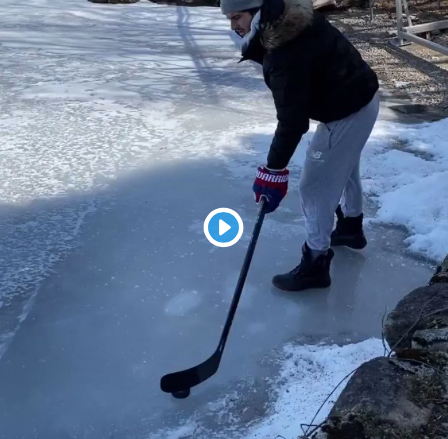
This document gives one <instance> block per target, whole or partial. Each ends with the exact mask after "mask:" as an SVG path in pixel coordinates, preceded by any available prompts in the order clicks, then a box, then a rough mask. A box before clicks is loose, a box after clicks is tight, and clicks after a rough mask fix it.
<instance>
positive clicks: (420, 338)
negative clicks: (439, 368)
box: [412, 328, 448, 352]
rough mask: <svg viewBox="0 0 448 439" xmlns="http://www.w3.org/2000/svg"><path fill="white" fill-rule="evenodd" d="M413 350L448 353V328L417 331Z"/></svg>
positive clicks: (413, 340)
mask: <svg viewBox="0 0 448 439" xmlns="http://www.w3.org/2000/svg"><path fill="white" fill-rule="evenodd" d="M412 348H414V349H429V350H431V351H444V352H448V328H441V329H422V330H419V331H415V332H414V335H413V336H412Z"/></svg>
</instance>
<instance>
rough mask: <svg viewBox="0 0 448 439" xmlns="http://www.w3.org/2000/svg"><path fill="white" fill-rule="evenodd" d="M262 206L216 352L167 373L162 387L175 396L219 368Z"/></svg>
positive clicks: (183, 394)
mask: <svg viewBox="0 0 448 439" xmlns="http://www.w3.org/2000/svg"><path fill="white" fill-rule="evenodd" d="M260 204H261V206H260V209H259V211H258V216H257V221H256V223H255V227H254V231H253V232H252V237H251V240H250V243H249V247H248V248H247V252H246V257H245V258H244V263H243V266H242V268H241V272H240V276H239V278H238V282H237V284H236V288H235V293H234V294H233V299H232V303H231V305H230V309H229V312H228V314H227V319H226V323H225V325H224V329H223V331H222V334H221V338H220V340H219V344H218V348H217V349H216V351H215V352H214V354H213V355H212V356H211V357H210V358H208V359H207V360H205V361H204V362H203V363H201V364H198V365H197V366H194V367H191V368H190V369H185V370H182V371H180V372H174V373H170V374H168V375H165V376H163V377H162V379H161V380H160V388H161V389H162V391H164V392H166V393H171V394H172V395H173V396H174V397H175V398H187V397H188V396H189V395H190V389H191V388H192V387H194V386H197V385H198V384H201V383H203V382H204V381H206V380H208V379H209V378H210V377H212V376H213V375H214V374H215V373H216V372H217V370H218V368H219V364H220V363H221V358H222V354H223V351H224V347H225V345H226V342H227V337H228V336H229V332H230V327H231V326H232V322H233V318H234V317H235V313H236V309H237V307H238V303H239V300H240V297H241V293H242V292H243V287H244V282H245V281H246V277H247V273H248V271H249V267H250V264H251V262H252V256H253V254H254V251H255V246H256V244H257V241H258V236H259V235H260V231H261V226H262V224H263V220H264V217H265V214H266V212H265V208H264V205H265V202H264V200H262V201H261V203H260Z"/></svg>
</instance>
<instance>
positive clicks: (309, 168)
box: [300, 93, 380, 250]
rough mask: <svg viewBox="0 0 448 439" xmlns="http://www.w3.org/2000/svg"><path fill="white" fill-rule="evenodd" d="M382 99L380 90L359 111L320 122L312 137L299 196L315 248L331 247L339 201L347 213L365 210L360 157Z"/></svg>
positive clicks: (311, 245) (309, 242) (309, 244)
mask: <svg viewBox="0 0 448 439" xmlns="http://www.w3.org/2000/svg"><path fill="white" fill-rule="evenodd" d="M379 103H380V99H379V95H378V93H377V94H376V95H375V97H374V98H373V99H372V101H371V102H370V103H369V104H367V105H366V106H365V107H363V108H361V110H359V111H358V112H357V113H354V114H352V115H351V116H349V117H347V118H345V119H341V120H338V121H335V122H330V123H327V124H323V123H320V124H319V125H318V127H317V130H316V132H315V134H314V136H313V138H312V140H311V144H310V146H309V147H308V150H307V153H306V159H305V164H304V167H303V171H302V175H301V179H300V196H301V199H302V210H303V215H304V217H305V228H306V234H307V243H308V246H309V247H310V248H311V249H313V250H327V249H328V248H329V247H330V242H331V232H332V231H333V226H334V212H335V210H336V208H337V206H338V204H339V203H341V207H342V211H343V212H344V214H345V215H346V216H358V215H360V214H361V213H362V212H363V193H362V184H361V177H360V173H359V161H360V158H361V152H362V150H363V148H364V146H365V144H366V142H367V140H368V138H369V137H370V134H371V132H372V129H373V126H374V125H375V122H376V119H377V117H378V112H379Z"/></svg>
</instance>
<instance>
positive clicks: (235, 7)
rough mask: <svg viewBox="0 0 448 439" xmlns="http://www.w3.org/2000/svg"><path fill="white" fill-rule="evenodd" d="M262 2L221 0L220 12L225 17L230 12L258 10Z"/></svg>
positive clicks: (254, 0)
mask: <svg viewBox="0 0 448 439" xmlns="http://www.w3.org/2000/svg"><path fill="white" fill-rule="evenodd" d="M262 4H263V0H221V12H222V13H223V14H224V15H226V14H229V13H231V12H241V11H247V10H248V9H252V8H260V7H261V5H262Z"/></svg>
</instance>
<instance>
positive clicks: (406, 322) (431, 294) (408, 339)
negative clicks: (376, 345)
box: [384, 283, 448, 351]
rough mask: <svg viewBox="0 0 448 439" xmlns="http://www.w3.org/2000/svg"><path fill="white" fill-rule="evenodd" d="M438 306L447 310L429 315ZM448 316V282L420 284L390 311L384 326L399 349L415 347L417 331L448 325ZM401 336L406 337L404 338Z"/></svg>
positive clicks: (389, 342) (388, 339)
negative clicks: (413, 342) (413, 339)
mask: <svg viewBox="0 0 448 439" xmlns="http://www.w3.org/2000/svg"><path fill="white" fill-rule="evenodd" d="M422 310H423V312H422ZM438 310H444V311H442V312H439V313H437V314H435V315H431V316H429V317H427V316H428V314H432V313H435V312H436V311H438ZM420 317H421V318H420ZM419 318H420V320H419V322H418V323H416V322H417V320H418V319H419ZM447 319H448V284H446V283H435V284H433V285H430V286H426V287H421V288H417V289H415V290H414V291H412V292H411V293H409V294H408V295H407V296H406V297H405V298H404V299H402V300H401V301H400V302H399V303H398V305H397V307H396V308H395V310H394V311H392V312H391V313H390V314H389V315H388V317H387V320H386V323H385V326H384V330H385V338H386V340H387V343H388V344H389V346H390V347H391V348H394V350H395V351H397V350H399V349H409V348H411V347H412V337H413V334H414V333H415V331H420V330H424V329H433V328H440V327H446V326H447V325H446V324H445V323H446V321H447ZM411 327H412V329H411V330H410V328H411ZM401 338H403V339H402V340H401V341H400V339H401Z"/></svg>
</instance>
